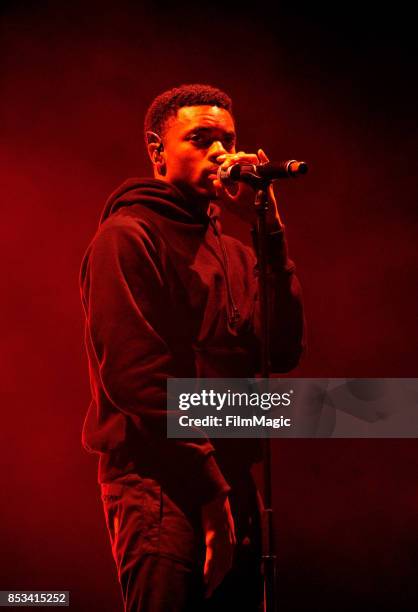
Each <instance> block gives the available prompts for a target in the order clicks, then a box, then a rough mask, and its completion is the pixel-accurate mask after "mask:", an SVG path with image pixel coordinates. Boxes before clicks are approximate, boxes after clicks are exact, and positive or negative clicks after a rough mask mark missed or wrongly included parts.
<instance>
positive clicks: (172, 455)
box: [81, 215, 230, 503]
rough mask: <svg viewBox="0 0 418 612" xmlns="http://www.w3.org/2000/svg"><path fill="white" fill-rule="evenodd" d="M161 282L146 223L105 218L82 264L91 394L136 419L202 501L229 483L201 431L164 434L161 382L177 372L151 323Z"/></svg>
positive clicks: (163, 306)
mask: <svg viewBox="0 0 418 612" xmlns="http://www.w3.org/2000/svg"><path fill="white" fill-rule="evenodd" d="M164 285H165V280H164V274H163V270H162V265H161V257H160V253H159V252H158V245H157V243H156V239H154V238H153V237H152V236H151V232H150V230H149V229H148V228H147V226H146V224H145V223H143V222H139V221H137V220H133V219H132V218H129V217H123V216H120V217H118V216H117V215H115V216H114V217H112V218H111V219H109V220H108V221H107V222H105V223H104V225H103V226H102V227H101V228H100V230H99V232H98V233H97V234H96V236H95V238H94V239H93V241H92V243H91V245H90V247H89V250H88V251H87V254H86V257H85V259H84V261H83V265H82V270H81V296H82V302H83V307H84V310H85V315H86V343H87V351H88V354H89V360H90V370H91V373H92V376H93V396H94V395H96V397H97V396H100V394H104V395H105V398H106V401H107V402H108V403H110V405H111V406H112V410H113V411H115V410H116V411H120V412H121V413H123V414H124V415H126V416H127V417H128V418H129V419H130V420H131V421H132V422H133V423H134V425H135V427H137V428H138V430H139V432H140V436H139V439H140V440H141V439H142V440H145V441H146V446H149V447H151V448H153V449H154V451H155V453H156V454H157V455H158V456H159V458H160V461H162V463H163V465H164V466H166V467H165V468H164V469H166V470H167V471H170V473H171V472H172V473H173V478H174V479H175V480H176V481H178V482H180V483H181V482H183V484H184V486H186V484H187V482H186V481H189V482H191V483H193V485H192V486H193V495H194V498H195V501H198V502H199V503H206V502H207V501H210V500H211V499H213V498H215V497H216V496H218V495H222V494H227V493H228V491H229V490H230V487H229V485H228V483H227V482H226V481H225V479H224V477H223V475H222V473H221V471H220V469H219V467H218V465H217V463H216V460H215V457H214V448H213V446H212V445H211V444H210V442H209V440H208V439H207V438H206V437H205V436H204V435H203V434H202V436H201V437H199V438H196V439H193V440H191V439H190V440H189V439H185V440H177V439H167V435H166V418H167V409H166V398H167V390H166V381H167V377H169V376H173V371H175V370H174V368H173V357H172V355H171V353H170V350H169V348H168V346H167V345H166V343H165V341H164V339H163V338H162V337H161V335H159V333H158V332H157V330H156V325H155V322H156V321H157V318H158V316H165V317H169V309H170V304H169V303H167V301H166V300H164V296H165V291H164ZM94 388H96V392H95V391H94ZM102 417H103V418H104V419H105V418H106V414H103V415H102ZM109 422H110V421H109ZM198 435H199V434H198Z"/></svg>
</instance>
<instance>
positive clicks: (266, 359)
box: [246, 177, 277, 612]
mask: <svg viewBox="0 0 418 612" xmlns="http://www.w3.org/2000/svg"><path fill="white" fill-rule="evenodd" d="M254 178H255V177H251V178H250V177H248V179H247V180H246V182H249V183H250V184H252V185H253V186H256V187H257V188H258V189H257V192H256V196H255V209H256V212H257V247H258V248H257V250H258V253H257V258H258V288H259V299H260V328H261V377H262V378H264V379H268V378H269V377H270V350H269V331H270V321H269V313H270V308H269V286H268V275H267V244H266V243H267V241H266V235H267V226H266V214H267V209H268V194H267V190H268V187H269V184H270V183H269V182H265V181H260V179H259V178H258V177H257V180H256V181H255V180H254ZM254 183H256V184H255V185H254ZM267 385H268V382H267ZM262 447H263V486H264V509H263V516H262V532H263V552H262V569H263V581H264V612H277V596H276V555H275V538H274V525H273V509H272V487H271V444H270V438H269V437H268V436H267V434H265V437H264V438H263V439H262Z"/></svg>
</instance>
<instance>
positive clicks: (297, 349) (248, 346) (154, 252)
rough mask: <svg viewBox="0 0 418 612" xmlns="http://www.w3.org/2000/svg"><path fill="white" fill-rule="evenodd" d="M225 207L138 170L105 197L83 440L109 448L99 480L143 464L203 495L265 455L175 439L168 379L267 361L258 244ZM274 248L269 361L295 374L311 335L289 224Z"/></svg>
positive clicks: (90, 278) (88, 275)
mask: <svg viewBox="0 0 418 612" xmlns="http://www.w3.org/2000/svg"><path fill="white" fill-rule="evenodd" d="M218 216H219V207H217V206H216V205H214V204H211V205H210V207H209V210H208V214H207V213H205V212H202V211H201V209H200V208H198V207H196V206H193V202H190V201H188V200H186V199H185V197H184V196H183V195H182V193H181V192H180V191H179V190H178V189H177V188H176V187H174V186H173V185H171V184H168V183H165V182H163V181H159V180H156V179H130V180H128V181H126V182H125V183H123V185H122V186H121V187H120V188H119V189H117V190H116V191H115V192H114V193H113V194H112V195H111V196H110V198H109V200H108V202H107V204H106V207H105V209H104V211H103V214H102V217H101V219H100V224H99V228H98V231H97V233H96V235H95V236H94V238H93V240H92V242H91V243H90V245H89V247H88V249H87V252H86V254H85V256H84V259H83V262H82V266H81V272H80V287H81V297H82V303H83V308H84V311H85V315H86V328H85V342H86V348H87V354H88V360H89V368H90V381H91V391H92V401H91V403H90V406H89V409H88V412H87V416H86V419H85V422H84V427H83V444H84V446H85V448H86V449H87V450H89V451H92V452H97V453H100V455H101V460H100V467H99V482H106V481H109V480H112V479H113V478H115V477H116V476H118V475H120V474H123V473H127V472H129V471H130V470H132V469H135V470H139V471H140V473H141V472H142V473H143V474H145V473H147V474H149V475H151V476H153V477H157V478H158V477H159V478H160V479H161V480H163V481H164V482H168V483H169V485H170V486H171V487H172V488H177V489H181V488H182V489H183V490H184V493H185V495H193V498H194V501H195V502H196V504H202V503H205V502H206V501H209V500H210V499H212V498H213V497H215V496H216V495H218V494H220V493H224V492H227V491H228V490H229V483H230V482H231V481H232V480H233V479H234V473H237V472H242V471H243V470H249V468H250V466H251V464H252V463H253V462H254V461H255V460H258V459H259V458H260V457H259V454H258V441H257V440H216V443H212V442H210V441H209V440H207V439H205V438H204V437H202V438H199V439H194V440H188V439H185V440H173V439H167V437H166V381H167V378H168V377H177V378H197V377H203V378H211V377H215V378H238V377H239V378H245V377H253V376H254V375H255V373H256V372H258V371H259V369H260V363H259V348H260V342H259V338H260V333H259V325H258V318H257V313H258V306H259V302H258V297H257V278H256V272H257V270H256V258H255V255H254V250H253V249H252V248H250V247H247V246H245V245H244V244H243V243H242V242H240V241H239V240H237V239H235V238H233V237H231V236H227V235H222V237H221V228H220V223H219V220H218ZM268 254H269V260H270V275H269V279H270V286H271V290H272V291H271V292H272V302H271V304H272V306H271V308H272V315H271V321H272V324H271V330H270V331H271V363H272V368H273V371H275V372H287V371H289V370H290V369H292V368H293V367H295V366H296V365H297V363H298V360H299V357H300V354H301V351H302V345H303V312H302V303H301V295H300V287H299V283H298V281H297V279H296V277H295V275H294V266H293V264H292V263H291V262H290V261H289V260H288V259H287V254H286V245H285V240H284V236H283V233H282V232H275V233H274V234H272V235H270V237H269V244H268ZM237 453H238V457H239V459H238V462H237V461H236V458H237ZM232 457H235V461H233V460H231V459H232Z"/></svg>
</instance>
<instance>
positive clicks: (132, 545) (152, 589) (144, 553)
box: [101, 474, 262, 612]
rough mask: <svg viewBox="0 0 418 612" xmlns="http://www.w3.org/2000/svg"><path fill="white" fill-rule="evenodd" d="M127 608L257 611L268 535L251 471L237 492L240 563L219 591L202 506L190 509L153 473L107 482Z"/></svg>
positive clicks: (107, 508) (129, 611) (105, 495)
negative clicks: (209, 569) (206, 583)
mask: <svg viewBox="0 0 418 612" xmlns="http://www.w3.org/2000/svg"><path fill="white" fill-rule="evenodd" d="M101 492H102V501H103V507H104V512H105V517H106V523H107V527H108V531H109V534H110V540H111V545H112V553H113V557H114V559H115V562H116V567H117V571H118V577H119V582H120V585H121V589H122V596H123V601H124V610H125V612H210V611H215V610H216V611H217V612H218V611H219V612H222V611H226V610H231V609H238V610H240V611H242V612H256V611H258V610H259V609H260V603H261V601H262V579H261V573H260V555H261V537H260V518H259V511H258V506H257V497H256V489H255V486H254V483H253V481H252V479H251V476H250V475H247V477H246V478H243V479H242V480H241V481H240V482H237V485H236V486H234V485H233V490H232V492H231V494H230V502H231V508H232V513H233V515H234V520H235V530H236V535H237V546H236V552H235V559H234V565H233V568H232V569H231V571H230V572H229V573H228V574H227V576H226V577H225V579H224V580H223V582H222V583H221V585H220V586H219V587H218V588H217V589H216V590H215V592H214V593H213V595H212V596H211V597H210V598H209V599H206V598H205V597H204V589H203V565H204V559H205V545H204V539H203V533H202V529H201V525H200V510H196V512H195V513H194V514H193V512H191V513H190V512H189V513H188V514H187V515H186V514H185V513H184V512H183V511H182V510H181V509H180V508H179V507H178V506H177V505H176V504H175V503H174V502H173V500H172V499H170V497H168V495H167V494H166V493H165V492H164V491H163V490H162V488H161V486H160V485H159V483H158V482H156V481H155V480H153V479H151V478H141V477H140V476H138V475H137V474H129V475H127V476H123V477H121V478H119V479H117V480H115V481H113V482H112V483H105V484H102V485H101Z"/></svg>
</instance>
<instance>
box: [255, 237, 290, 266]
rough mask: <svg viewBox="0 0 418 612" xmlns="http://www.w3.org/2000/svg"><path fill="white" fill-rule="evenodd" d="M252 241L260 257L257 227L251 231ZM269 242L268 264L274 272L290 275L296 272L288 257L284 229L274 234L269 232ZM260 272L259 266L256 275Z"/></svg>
mask: <svg viewBox="0 0 418 612" xmlns="http://www.w3.org/2000/svg"><path fill="white" fill-rule="evenodd" d="M251 239H252V243H253V248H254V251H255V253H256V255H257V256H258V234H257V230H256V228H255V227H253V228H252V229H251ZM266 240H267V244H266V247H267V264H268V266H269V267H270V268H271V270H272V271H273V272H285V273H290V272H293V270H294V264H293V262H292V261H291V260H290V259H289V258H288V255H287V241H286V235H285V232H284V227H283V228H281V229H278V230H275V231H273V232H269V233H268V234H267V236H266ZM257 272H258V264H257V266H256V273H257Z"/></svg>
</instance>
